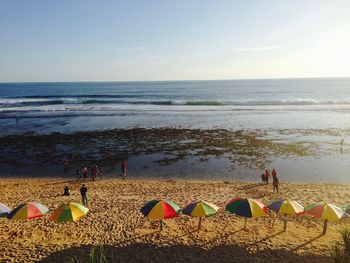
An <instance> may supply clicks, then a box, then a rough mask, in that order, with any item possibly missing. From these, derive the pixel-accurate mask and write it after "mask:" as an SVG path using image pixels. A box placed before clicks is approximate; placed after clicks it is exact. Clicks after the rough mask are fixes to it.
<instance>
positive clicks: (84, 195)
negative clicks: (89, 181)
mask: <svg viewBox="0 0 350 263" xmlns="http://www.w3.org/2000/svg"><path fill="white" fill-rule="evenodd" d="M86 193H87V188H86V186H85V184H83V185H82V187H81V188H80V194H81V199H82V202H83V205H85V206H87V202H88V201H87V196H86Z"/></svg>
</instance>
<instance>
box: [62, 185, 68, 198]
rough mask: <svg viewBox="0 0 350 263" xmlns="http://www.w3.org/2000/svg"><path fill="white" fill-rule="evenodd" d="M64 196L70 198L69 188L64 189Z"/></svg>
mask: <svg viewBox="0 0 350 263" xmlns="http://www.w3.org/2000/svg"><path fill="white" fill-rule="evenodd" d="M63 195H66V196H69V195H70V192H69V188H68V186H65V187H64V189H63Z"/></svg>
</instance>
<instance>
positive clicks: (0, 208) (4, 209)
mask: <svg viewBox="0 0 350 263" xmlns="http://www.w3.org/2000/svg"><path fill="white" fill-rule="evenodd" d="M10 211H11V208H9V207H8V206H7V205H4V204H0V217H5V216H7V214H8V213H10Z"/></svg>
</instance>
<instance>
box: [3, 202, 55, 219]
mask: <svg viewBox="0 0 350 263" xmlns="http://www.w3.org/2000/svg"><path fill="white" fill-rule="evenodd" d="M48 211H49V209H48V208H47V207H46V206H44V205H42V204H40V203H37V202H29V203H26V204H21V205H19V206H17V207H16V208H15V209H13V210H12V211H11V212H10V213H8V215H7V218H9V219H14V220H31V219H34V218H38V217H42V216H43V215H45V214H46V213H47V212H48Z"/></svg>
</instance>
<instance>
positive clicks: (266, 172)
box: [265, 169, 270, 184]
mask: <svg viewBox="0 0 350 263" xmlns="http://www.w3.org/2000/svg"><path fill="white" fill-rule="evenodd" d="M269 177H270V173H269V170H267V169H266V170H265V182H266V184H269Z"/></svg>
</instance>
